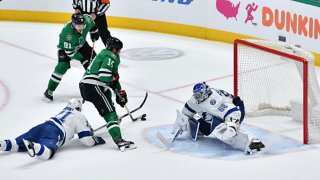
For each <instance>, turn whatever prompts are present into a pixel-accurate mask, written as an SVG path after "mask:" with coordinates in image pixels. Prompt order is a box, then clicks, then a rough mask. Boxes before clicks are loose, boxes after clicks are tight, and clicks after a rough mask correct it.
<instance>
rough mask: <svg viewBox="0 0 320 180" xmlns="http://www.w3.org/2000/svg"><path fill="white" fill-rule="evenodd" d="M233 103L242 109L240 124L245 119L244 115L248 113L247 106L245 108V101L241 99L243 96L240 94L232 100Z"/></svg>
mask: <svg viewBox="0 0 320 180" xmlns="http://www.w3.org/2000/svg"><path fill="white" fill-rule="evenodd" d="M232 103H233V104H234V105H235V106H238V107H239V110H240V111H241V117H240V124H241V123H242V121H243V119H244V116H245V114H246V112H245V108H244V103H243V101H242V100H241V98H240V97H239V96H236V97H234V98H233V100H232Z"/></svg>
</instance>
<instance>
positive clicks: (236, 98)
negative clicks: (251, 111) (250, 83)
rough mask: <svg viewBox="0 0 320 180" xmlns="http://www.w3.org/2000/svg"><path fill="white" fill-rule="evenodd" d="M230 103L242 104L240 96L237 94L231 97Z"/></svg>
mask: <svg viewBox="0 0 320 180" xmlns="http://www.w3.org/2000/svg"><path fill="white" fill-rule="evenodd" d="M232 103H233V104H234V105H235V106H244V104H243V101H242V100H241V98H240V97H239V96H236V97H234V98H233V100H232Z"/></svg>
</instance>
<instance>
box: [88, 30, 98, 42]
mask: <svg viewBox="0 0 320 180" xmlns="http://www.w3.org/2000/svg"><path fill="white" fill-rule="evenodd" d="M90 37H91V40H92V42H95V41H97V40H98V39H99V31H98V29H97V28H94V29H93V30H91V31H90Z"/></svg>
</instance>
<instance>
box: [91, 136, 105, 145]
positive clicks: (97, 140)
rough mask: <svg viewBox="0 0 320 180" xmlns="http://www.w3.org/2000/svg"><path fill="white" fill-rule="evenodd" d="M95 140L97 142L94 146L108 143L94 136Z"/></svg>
mask: <svg viewBox="0 0 320 180" xmlns="http://www.w3.org/2000/svg"><path fill="white" fill-rule="evenodd" d="M92 138H93V140H94V141H95V143H94V145H95V146H96V145H100V144H105V143H106V142H105V141H104V140H103V139H102V137H99V136H92Z"/></svg>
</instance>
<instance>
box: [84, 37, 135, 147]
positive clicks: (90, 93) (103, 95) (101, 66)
mask: <svg viewBox="0 0 320 180" xmlns="http://www.w3.org/2000/svg"><path fill="white" fill-rule="evenodd" d="M122 47H123V44H122V42H121V41H120V40H119V39H117V38H115V37H111V38H109V39H108V40H107V43H106V49H104V50H102V51H101V52H100V53H99V54H98V55H97V56H96V57H95V58H94V59H93V61H92V63H91V64H90V66H89V68H88V69H87V70H86V72H85V74H84V76H83V78H82V80H81V82H80V85H79V86H80V92H81V96H82V98H83V99H84V100H86V101H90V102H91V103H93V104H94V106H95V107H96V109H97V110H98V112H99V114H100V116H101V117H103V118H104V120H105V121H106V122H107V128H108V131H109V133H110V135H111V136H112V139H113V141H114V142H115V143H116V144H117V146H118V148H119V149H120V150H121V151H126V150H130V149H135V148H136V146H135V144H134V143H133V142H131V141H125V140H124V139H122V136H121V131H120V128H119V122H118V116H117V113H116V109H115V107H114V104H113V102H112V99H111V97H112V92H111V90H113V91H114V92H115V93H116V94H117V95H116V102H117V103H118V104H119V105H120V106H121V107H124V106H125V104H126V103H127V102H128V99H127V94H126V92H125V91H124V90H122V88H121V84H120V82H119V74H118V67H119V64H120V59H119V54H120V51H121V49H122ZM110 89H111V90H110Z"/></svg>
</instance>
